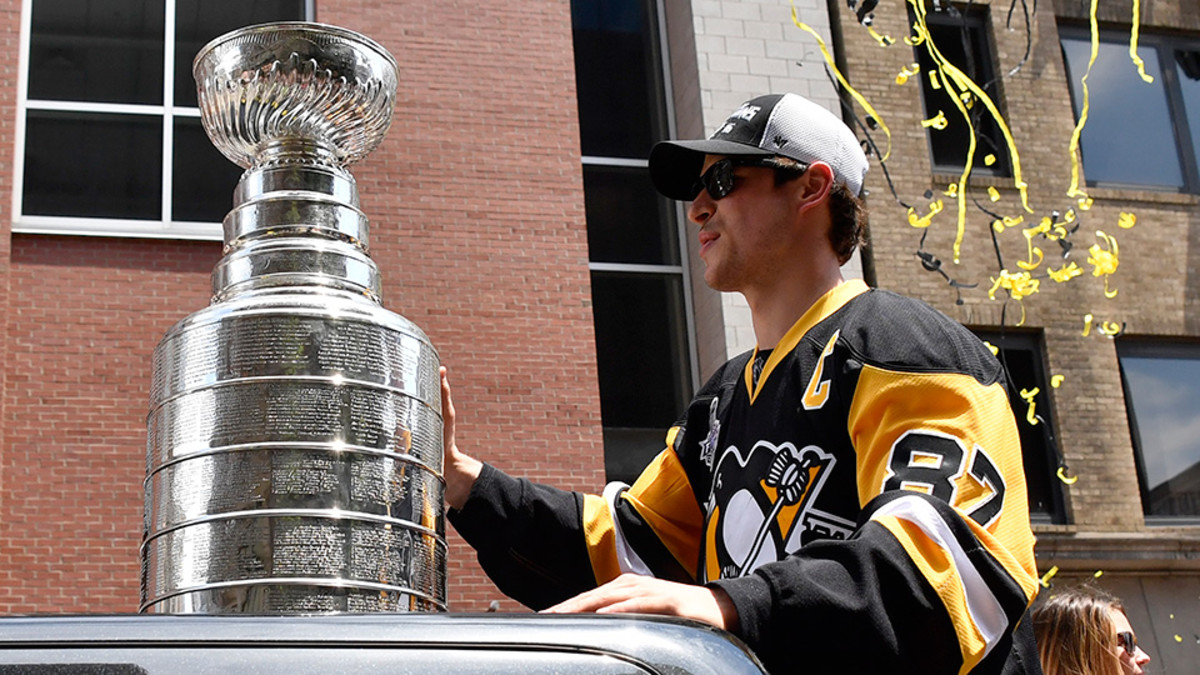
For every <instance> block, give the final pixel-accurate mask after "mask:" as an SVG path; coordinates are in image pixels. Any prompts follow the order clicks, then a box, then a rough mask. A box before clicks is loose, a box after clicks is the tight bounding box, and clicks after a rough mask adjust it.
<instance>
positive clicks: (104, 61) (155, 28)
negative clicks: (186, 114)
mask: <svg viewBox="0 0 1200 675" xmlns="http://www.w3.org/2000/svg"><path fill="white" fill-rule="evenodd" d="M163 26H164V23H163V1H162V0H86V1H83V2H81V1H80V0H36V1H35V2H34V3H33V14H32V31H31V33H30V37H29V98H30V99H35V100H36V99H51V100H67V101H100V102H105V103H145V104H161V103H162V100H163V98H162V94H163V91H162V90H163V61H164V59H163V30H164V28H163Z"/></svg>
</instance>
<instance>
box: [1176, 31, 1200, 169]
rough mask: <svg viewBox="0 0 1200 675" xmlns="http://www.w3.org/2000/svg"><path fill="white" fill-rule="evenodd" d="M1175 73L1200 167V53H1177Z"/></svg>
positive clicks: (1194, 154)
mask: <svg viewBox="0 0 1200 675" xmlns="http://www.w3.org/2000/svg"><path fill="white" fill-rule="evenodd" d="M1175 72H1176V73H1177V74H1178V76H1179V90H1180V93H1181V94H1182V95H1183V106H1184V108H1185V109H1186V112H1187V121H1188V128H1189V129H1190V130H1191V135H1192V153H1193V156H1194V157H1195V158H1196V165H1197V166H1200V51H1184V50H1179V51H1176V52H1175Z"/></svg>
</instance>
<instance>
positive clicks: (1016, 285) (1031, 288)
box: [988, 270, 1042, 326]
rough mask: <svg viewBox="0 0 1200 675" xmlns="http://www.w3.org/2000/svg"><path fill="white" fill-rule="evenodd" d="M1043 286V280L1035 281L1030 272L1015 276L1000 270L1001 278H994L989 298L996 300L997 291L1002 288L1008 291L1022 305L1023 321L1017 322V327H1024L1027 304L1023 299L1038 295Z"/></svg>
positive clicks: (1019, 273)
mask: <svg viewBox="0 0 1200 675" xmlns="http://www.w3.org/2000/svg"><path fill="white" fill-rule="evenodd" d="M1041 284H1042V282H1041V280H1039V279H1034V278H1033V276H1032V275H1030V274H1029V272H1017V273H1016V274H1013V273H1012V272H1009V271H1008V270H1000V276H999V277H993V278H992V287H991V289H989V290H988V298H989V299H991V300H995V299H996V291H998V290H1000V289H1001V288H1003V289H1005V290H1007V291H1008V293H1009V295H1011V296H1012V297H1013V299H1015V300H1016V301H1017V302H1019V303H1020V304H1021V320H1020V321H1018V322H1017V325H1018V326H1023V325H1025V303H1024V302H1023V299H1024V298H1026V297H1028V296H1030V295H1033V294H1034V293H1037V292H1038V289H1039V288H1040V287H1041Z"/></svg>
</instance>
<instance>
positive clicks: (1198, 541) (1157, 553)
mask: <svg viewBox="0 0 1200 675" xmlns="http://www.w3.org/2000/svg"><path fill="white" fill-rule="evenodd" d="M1050 527H1053V528H1054V531H1047V530H1048V529H1049V528H1050ZM1060 527H1062V526H1049V527H1047V526H1043V527H1037V528H1036V529H1035V532H1036V534H1037V538H1038V541H1037V548H1036V549H1035V551H1036V556H1037V559H1038V567H1039V568H1041V567H1049V566H1051V565H1057V566H1058V567H1059V569H1061V570H1064V571H1072V570H1088V571H1091V570H1096V569H1105V570H1137V571H1139V572H1151V571H1176V570H1200V533H1190V532H1189V533H1165V532H1153V533H1151V532H1104V533H1082V532H1075V533H1071V532H1064V531H1061V530H1059V528H1060Z"/></svg>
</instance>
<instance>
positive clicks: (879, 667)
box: [449, 281, 1040, 673]
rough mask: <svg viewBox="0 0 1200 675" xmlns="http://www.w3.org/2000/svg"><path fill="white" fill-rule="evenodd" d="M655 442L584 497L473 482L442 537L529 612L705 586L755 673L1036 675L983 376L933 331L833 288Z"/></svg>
mask: <svg viewBox="0 0 1200 675" xmlns="http://www.w3.org/2000/svg"><path fill="white" fill-rule="evenodd" d="M666 441H667V443H666V445H667V447H666V449H665V450H664V451H663V452H662V453H660V454H659V455H658V457H657V458H656V459H655V460H654V461H653V462H652V463H651V465H650V466H649V467H647V469H646V470H645V471H644V472H643V473H642V475H641V476H640V477H639V478H638V480H637V481H636V482H635V483H634V485H633V486H632V487H629V486H625V485H621V484H613V485H609V486H608V487H607V488H606V489H605V491H604V494H603V495H581V494H578V493H569V492H564V491H559V490H555V489H553V488H549V487H547V486H542V485H537V484H534V483H531V482H529V481H525V480H517V479H513V478H510V477H508V476H506V475H504V474H503V473H501V472H499V471H498V470H496V469H495V468H494V467H491V466H485V469H484V471H483V473H482V474H481V475H480V478H479V480H478V481H477V482H476V484H475V486H474V487H473V489H472V493H471V497H470V498H469V499H468V501H467V503H466V504H465V505H464V508H463V509H462V510H461V511H455V510H452V511H451V512H450V513H449V518H450V520H451V522H452V523H453V524H454V525H455V527H456V529H458V531H459V532H460V534H462V535H463V536H464V538H466V539H467V541H468V542H469V543H470V544H471V545H472V546H474V547H475V549H476V551H477V554H478V557H479V560H480V563H481V564H482V565H483V567H484V569H485V571H487V572H488V574H489V576H490V577H491V578H492V579H493V581H494V582H496V584H497V585H498V587H499V588H500V589H501V590H502V591H504V592H505V593H507V594H509V595H510V596H512V597H514V598H516V599H518V600H520V601H522V602H525V603H526V604H529V605H530V606H533V607H535V608H540V607H544V606H548V605H550V604H553V603H555V602H558V601H561V600H563V599H566V598H568V597H570V596H572V595H574V594H576V593H578V592H581V591H583V590H587V589H589V588H592V587H595V586H596V585H599V584H602V583H605V582H607V581H609V580H611V579H613V578H615V577H617V576H618V575H620V574H621V573H624V572H635V573H640V574H648V575H654V576H657V577H660V578H665V579H670V580H675V581H685V582H694V583H707V584H710V585H712V586H716V587H719V588H721V589H722V590H724V591H725V592H726V593H727V594H728V595H729V597H730V598H731V599H732V601H733V604H734V606H735V607H736V608H737V612H738V617H739V619H738V621H739V625H738V626H737V627H735V628H734V632H735V633H737V634H738V635H739V636H740V637H741V638H742V639H743V640H745V641H746V643H747V644H748V645H749V646H750V647H751V648H752V649H753V650H754V651H755V653H756V654H758V656H759V657H760V658H761V659H762V660H763V662H764V663H766V664H767V666H768V667H769V668H770V669H771V670H772V671H773V672H793V671H797V672H798V671H802V670H807V669H810V668H811V669H817V670H820V669H825V668H832V669H835V670H836V671H837V672H854V673H868V672H889V673H898V672H921V673H968V672H970V673H1001V672H1003V673H1025V672H1029V673H1033V672H1040V668H1039V667H1038V665H1037V662H1036V653H1035V652H1034V651H1032V649H1031V648H1030V647H1031V645H1032V641H1031V640H1028V638H1027V637H1026V638H1023V639H1016V640H1014V629H1015V628H1016V627H1017V625H1018V623H1019V622H1020V619H1021V617H1022V616H1023V615H1024V613H1025V611H1026V609H1027V608H1028V606H1029V604H1030V603H1031V602H1032V600H1033V597H1034V596H1035V594H1036V591H1037V577H1036V565H1035V563H1034V558H1033V544H1034V539H1033V534H1032V532H1031V530H1030V526H1029V515H1028V506H1027V496H1026V490H1025V480H1024V474H1023V472H1022V459H1021V448H1020V441H1019V438H1018V433H1017V429H1016V425H1015V421H1014V418H1013V414H1012V410H1011V408H1010V405H1009V400H1008V396H1007V392H1006V389H1005V382H1004V377H1003V369H1002V368H1001V366H1000V364H999V362H998V361H997V360H996V359H995V357H994V356H993V355H992V354H991V352H990V351H988V349H987V348H986V346H985V345H983V343H982V342H980V341H979V340H978V338H976V337H975V336H974V335H972V334H971V333H970V332H968V331H967V330H966V329H964V328H963V327H962V326H961V325H959V324H958V323H956V322H954V321H953V320H951V319H950V318H949V317H947V316H945V315H944V314H941V313H940V312H938V311H936V310H934V309H933V308H931V307H929V306H928V305H926V304H924V303H921V302H918V301H915V300H912V299H909V298H905V297H903V296H900V295H896V294H894V293H889V292H886V291H879V290H871V289H869V288H868V287H867V286H866V285H865V284H863V283H862V282H860V281H851V282H846V283H843V284H841V285H840V286H838V287H836V288H834V289H833V290H831V291H830V292H829V293H827V294H826V295H825V296H823V297H822V298H821V299H820V300H818V301H817V302H816V303H815V304H814V305H813V307H811V308H810V309H809V310H808V311H807V312H806V313H805V314H804V316H802V317H801V318H800V319H799V321H797V322H796V324H795V325H794V326H793V327H792V329H791V330H790V331H789V332H788V333H787V335H785V337H784V338H783V340H782V341H781V342H780V343H779V344H778V345H776V346H775V347H774V348H773V349H772V350H770V351H769V352H765V351H764V352H753V353H749V354H744V355H742V356H741V357H738V358H735V359H733V360H731V361H729V362H728V363H726V364H725V365H724V366H723V367H722V368H721V369H720V370H718V372H717V373H715V374H714V375H713V377H712V378H711V379H710V380H709V381H708V383H707V384H705V386H704V387H703V388H702V389H701V390H700V392H699V393H698V394H697V395H696V397H695V398H694V399H693V401H692V403H691V404H690V406H689V407H688V409H687V410H686V412H685V413H684V414H683V415H682V416H681V418H680V419H679V421H678V422H677V423H676V424H675V426H673V427H672V428H671V429H670V430H669V432H668V434H667V439H666ZM1024 623H1025V624H1027V623H1028V622H1024ZM1022 629H1023V631H1022V633H1023V634H1026V633H1027V629H1028V626H1027V625H1025V626H1022ZM1023 640H1024V641H1023ZM838 645H845V647H844V648H839V647H838ZM1014 645H1017V647H1016V648H1015V647H1014ZM814 672H816V670H814Z"/></svg>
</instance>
